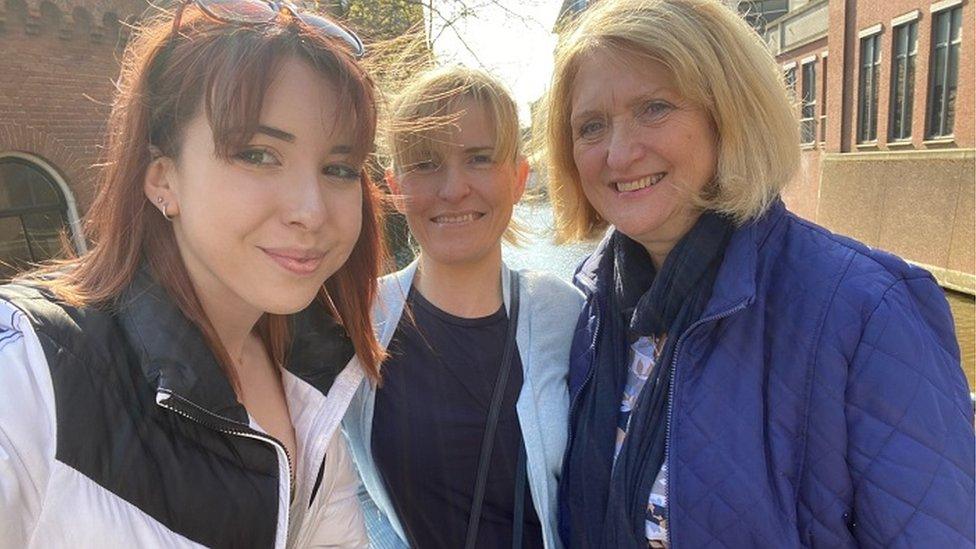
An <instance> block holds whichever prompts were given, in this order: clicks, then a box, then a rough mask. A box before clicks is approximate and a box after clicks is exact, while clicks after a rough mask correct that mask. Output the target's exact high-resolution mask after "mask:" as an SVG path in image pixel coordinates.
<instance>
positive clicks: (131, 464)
mask: <svg viewBox="0 0 976 549" xmlns="http://www.w3.org/2000/svg"><path fill="white" fill-rule="evenodd" d="M273 7H274V6H273V5H272V4H269V3H266V2H262V1H260V0H219V1H218V0H196V1H193V2H191V1H187V2H185V3H182V4H180V6H179V7H178V10H177V14H178V15H177V17H176V19H175V20H174V18H173V17H170V16H167V15H165V14H161V15H159V16H158V17H156V18H150V19H149V20H148V21H147V22H146V23H145V25H144V26H143V27H142V28H140V29H139V30H138V32H137V33H136V34H135V36H134V38H133V40H132V41H131V42H130V44H129V46H128V48H127V50H126V53H125V57H124V69H123V72H122V76H121V79H120V84H119V92H118V95H117V97H116V99H115V102H114V103H113V105H114V108H113V110H112V114H111V118H110V121H109V136H108V143H107V146H106V155H107V158H106V162H105V164H104V166H105V168H104V171H103V173H102V177H101V183H100V187H99V191H98V195H97V198H96V200H95V203H94V204H93V205H92V207H91V208H90V210H89V214H88V219H87V222H86V224H85V226H86V229H87V234H86V236H87V237H88V239H89V240H90V241H91V242H92V243H93V244H92V247H91V249H90V250H89V251H88V252H86V253H84V254H83V255H81V256H78V257H73V258H71V259H68V260H64V261H59V262H56V263H52V264H49V265H46V266H45V267H43V268H42V269H40V270H38V271H35V272H33V273H29V274H27V275H24V276H23V277H21V278H20V279H18V280H17V281H15V282H16V283H15V284H11V285H8V286H2V287H0V433H2V435H0V456H5V459H2V460H0V493H2V494H4V497H3V498H0V516H2V517H3V520H2V521H0V547H24V546H38V547H41V546H45V547H46V546H52V547H54V546H66V545H80V546H118V547H163V546H165V547H191V546H193V547H195V546H218V547H228V546H241V547H244V546H247V547H254V546H257V547H285V545H286V544H293V545H296V546H363V545H365V544H366V540H365V531H364V528H363V520H362V513H361V511H360V507H359V505H358V503H357V501H356V498H355V494H356V492H357V489H358V485H359V482H358V477H357V476H356V474H355V472H354V470H353V468H352V464H351V461H350V458H349V455H348V453H347V449H346V444H345V441H344V439H343V437H342V436H341V434H339V433H338V429H337V427H338V424H339V421H340V418H341V416H342V414H343V412H344V411H345V407H346V406H347V405H348V403H349V399H350V398H351V395H352V393H353V392H354V391H355V389H356V388H357V387H358V385H359V383H360V381H361V380H362V378H363V377H364V376H367V377H370V378H373V379H376V378H377V377H378V363H379V361H380V359H381V357H382V354H383V351H382V349H380V348H379V347H378V345H377V343H376V341H375V340H374V339H373V333H372V326H371V322H370V315H369V307H370V304H371V302H372V300H373V297H374V294H375V290H376V282H375V277H376V276H377V274H378V270H379V261H380V255H381V253H380V252H381V245H380V241H379V236H378V235H379V231H378V226H377V225H378V220H377V218H376V214H375V211H376V201H377V195H376V190H375V188H374V187H373V185H372V183H371V182H370V180H369V178H368V177H367V175H366V172H365V170H364V169H363V162H364V159H365V157H366V155H367V153H368V152H369V150H370V148H371V146H372V142H373V139H374V134H375V128H376V106H375V101H374V89H373V85H372V82H371V81H370V79H369V78H368V77H367V76H366V74H365V73H364V72H363V70H362V69H361V67H360V66H359V64H358V61H357V57H358V56H359V55H360V54H361V53H362V51H361V44H360V43H359V41H358V39H357V38H355V36H354V35H352V34H351V33H349V32H347V31H345V30H343V29H341V27H338V26H337V25H336V24H335V23H332V22H330V21H327V20H324V19H322V18H321V17H318V16H312V15H309V14H303V13H301V12H297V11H295V10H294V9H290V8H289V10H285V11H284V12H280V11H279V10H277V9H273ZM259 16H260V17H259ZM290 332H294V333H291V334H290Z"/></svg>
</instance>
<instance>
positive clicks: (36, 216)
mask: <svg viewBox="0 0 976 549" xmlns="http://www.w3.org/2000/svg"><path fill="white" fill-rule="evenodd" d="M146 6H147V4H146V2H145V0H5V2H4V3H2V4H0V52H2V55H0V75H2V77H0V280H2V279H3V278H6V277H8V276H9V275H10V274H12V273H13V272H14V270H15V269H18V268H22V267H23V266H24V265H26V264H27V263H29V262H32V261H39V260H42V259H45V258H47V257H50V256H51V255H54V254H56V253H57V252H58V251H59V250H60V240H59V232H60V231H61V228H62V226H67V228H68V229H69V238H70V239H71V241H72V243H73V244H74V246H75V248H77V249H79V250H82V249H84V246H85V244H84V242H83V239H82V237H81V232H80V230H79V229H80V227H79V221H78V220H79V218H80V216H81V215H83V213H84V211H85V210H86V209H87V207H88V205H89V204H90V203H91V200H92V198H93V187H94V177H95V172H94V171H93V170H92V169H91V166H92V165H93V164H96V163H97V162H98V157H99V154H98V152H99V146H100V145H101V143H102V139H103V134H104V131H105V123H106V118H107V116H108V112H109V104H110V102H111V100H112V92H113V89H114V88H113V80H114V79H115V78H117V77H118V73H119V64H118V57H119V55H120V54H121V51H122V50H121V46H122V45H123V44H124V42H125V39H126V36H127V34H128V33H127V29H128V27H127V25H128V23H129V22H131V21H134V20H135V18H136V17H137V16H138V15H140V14H141V13H142V12H143V11H144V10H145V8H146Z"/></svg>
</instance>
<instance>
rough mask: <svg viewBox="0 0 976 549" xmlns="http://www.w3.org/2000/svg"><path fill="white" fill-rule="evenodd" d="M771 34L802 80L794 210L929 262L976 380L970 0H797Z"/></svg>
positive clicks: (767, 32) (974, 86)
mask: <svg viewBox="0 0 976 549" xmlns="http://www.w3.org/2000/svg"><path fill="white" fill-rule="evenodd" d="M788 8H789V9H788V11H787V13H786V14H785V15H782V16H781V17H779V18H778V19H776V20H775V21H774V22H772V23H770V24H768V25H766V27H765V28H764V29H762V30H763V31H764V38H765V40H766V43H767V45H768V46H769V48H770V49H771V50H772V51H773V53H774V54H776V57H777V59H778V60H779V62H780V63H781V65H782V68H783V71H784V76H785V77H786V79H787V82H788V84H789V85H790V87H791V88H792V90H793V92H794V98H795V102H796V108H797V116H798V118H799V120H800V130H801V131H800V133H801V147H802V149H803V153H802V158H803V162H802V169H801V170H800V173H799V174H798V175H797V177H796V178H795V179H794V181H793V182H792V183H791V184H790V186H789V188H788V189H787V191H786V192H785V193H784V199H785V200H786V202H787V203H788V204H789V206H790V208H791V209H792V210H793V211H795V212H797V213H798V214H800V215H802V216H804V217H806V218H809V219H811V220H813V221H816V222H817V223H819V224H821V225H824V226H826V227H827V228H829V229H831V230H833V231H835V232H838V233H842V234H846V235H850V236H852V237H854V238H856V239H858V240H860V241H862V242H864V243H865V244H868V245H870V246H874V247H877V248H881V249H884V250H888V251H890V252H893V253H895V254H897V255H899V256H901V257H903V258H905V259H907V260H909V261H911V262H913V263H916V264H918V265H921V266H922V267H925V268H926V269H928V270H929V271H931V272H932V273H933V274H934V275H935V277H936V279H938V281H939V283H940V284H941V285H942V286H943V287H944V288H945V289H946V291H947V296H948V298H949V301H950V304H951V306H952V308H953V313H954V314H955V317H956V323H957V335H958V336H959V341H960V344H961V347H962V351H963V362H964V366H965V368H966V372H967V376H968V377H969V379H970V384H971V386H973V385H974V381H976V374H974V367H976V365H974V362H976V357H974V355H976V350H974V346H973V331H974V325H973V314H974V313H973V312H974V310H976V301H974V297H973V296H974V294H976V253H974V252H976V237H974V235H976V218H974V212H976V200H974V199H976V169H974V168H976V150H974V147H976V128H974V126H976V51H974V50H976V40H974V37H973V31H974V29H976V21H974V8H973V0H942V1H936V2H930V1H924V0H885V1H882V0H871V1H864V0H862V1H856V0H805V1H804V0H791V1H790V2H789V6H788Z"/></svg>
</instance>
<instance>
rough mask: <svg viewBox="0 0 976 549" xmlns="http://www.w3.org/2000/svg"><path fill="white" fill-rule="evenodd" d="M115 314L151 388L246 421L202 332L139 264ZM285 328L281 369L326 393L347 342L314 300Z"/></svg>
mask: <svg viewBox="0 0 976 549" xmlns="http://www.w3.org/2000/svg"><path fill="white" fill-rule="evenodd" d="M118 317H119V323H120V325H121V327H122V330H123V331H124V333H125V335H126V338H127V339H128V340H129V342H130V344H131V345H132V347H133V349H135V350H136V353H137V354H138V360H139V365H140V366H141V368H142V371H143V373H144V374H145V376H146V378H147V379H148V380H149V382H150V384H151V385H152V387H153V388H154V389H155V390H156V391H157V392H159V391H165V392H168V393H173V394H175V395H177V396H179V397H180V398H182V399H183V400H187V401H189V402H191V403H192V404H194V405H195V406H197V407H200V408H204V409H205V410H207V411H209V412H211V413H213V414H216V415H218V416H221V417H223V418H226V419H230V420H232V421H236V422H239V423H243V424H247V423H248V417H247V412H246V411H245V409H244V407H243V406H242V405H241V404H240V403H239V402H238V401H237V395H236V393H235V392H234V389H233V388H232V387H231V385H230V382H229V381H228V379H227V376H225V375H224V372H223V370H222V369H221V367H220V364H219V363H218V362H217V359H216V357H215V356H214V355H213V353H212V352H211V351H210V347H209V346H208V345H207V343H206V340H205V339H204V337H203V334H202V333H201V332H200V330H198V329H197V328H196V326H194V325H193V324H191V323H190V322H189V320H187V318H186V317H185V316H183V313H182V312H181V311H180V310H179V308H178V307H177V306H176V304H175V303H174V302H173V301H172V299H171V298H170V297H169V295H168V294H167V293H166V291H165V290H164V289H163V288H162V286H160V285H159V284H158V283H157V282H156V281H155V280H154V279H153V278H152V276H151V275H150V274H149V272H148V270H147V269H146V268H145V267H143V268H141V269H139V271H138V272H137V274H136V276H135V278H134V280H133V281H132V283H131V284H130V285H129V288H128V289H127V290H126V291H125V292H124V293H123V295H122V297H121V299H120V300H119V303H118ZM291 328H292V330H291V332H292V346H291V349H290V350H289V353H288V361H287V364H286V369H287V370H288V371H289V372H291V373H292V374H294V375H295V376H297V377H298V378H299V379H301V380H302V381H304V382H306V383H308V384H309V385H311V386H312V387H314V388H315V389H317V390H318V391H319V392H321V393H322V394H323V395H326V394H328V392H329V389H330V388H331V387H332V383H333V382H334V381H335V378H336V376H337V375H338V374H339V372H341V371H342V369H343V368H344V367H345V366H346V364H347V363H348V362H349V360H350V359H351V358H352V356H353V354H354V350H353V345H352V342H351V341H350V340H349V338H348V337H347V335H346V333H345V331H344V330H343V328H342V327H341V326H339V325H338V324H337V323H336V321H335V320H333V318H332V316H331V315H329V314H328V313H327V312H326V310H325V308H324V307H323V306H322V305H321V304H319V303H318V302H317V301H316V302H315V303H314V304H313V305H312V306H310V307H308V308H307V309H306V310H305V311H302V312H301V313H299V314H297V315H295V316H294V317H292V325H291Z"/></svg>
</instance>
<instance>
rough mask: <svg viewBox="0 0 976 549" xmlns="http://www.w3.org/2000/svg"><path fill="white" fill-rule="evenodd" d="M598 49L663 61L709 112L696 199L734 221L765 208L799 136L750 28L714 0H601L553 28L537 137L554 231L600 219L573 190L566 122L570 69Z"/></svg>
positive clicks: (779, 81) (791, 169)
mask: <svg viewBox="0 0 976 549" xmlns="http://www.w3.org/2000/svg"><path fill="white" fill-rule="evenodd" d="M599 50H610V51H612V52H614V53H617V54H619V55H621V56H623V57H631V58H633V59H636V60H641V59H646V60H654V61H656V62H659V63H661V64H663V65H664V66H665V67H667V68H668V69H669V70H670V71H671V73H672V75H673V76H674V79H675V82H676V85H677V87H678V91H679V93H681V94H682V95H684V96H685V97H687V98H688V99H690V100H692V101H693V102H695V103H697V104H699V105H700V106H701V107H702V108H703V109H704V110H705V111H706V112H707V113H708V114H709V116H710V117H711V120H712V123H713V124H714V126H715V128H716V133H717V136H718V161H717V166H716V175H715V181H714V183H713V184H712V185H710V186H708V187H707V188H706V191H705V195H704V196H701V197H698V200H699V203H700V204H701V205H702V207H704V208H707V209H710V210H714V211H718V212H722V213H724V214H726V215H728V216H729V217H731V218H732V219H734V220H735V221H736V223H739V224H742V223H745V222H747V221H749V220H751V219H754V218H756V217H758V216H760V215H762V213H763V212H765V211H766V209H767V208H768V207H769V205H770V204H771V203H772V202H773V201H774V200H775V199H776V197H777V196H779V193H780V191H781V190H782V189H783V187H785V186H786V184H787V183H788V182H789V181H790V179H791V178H792V177H793V174H794V173H795V172H796V169H797V167H798V165H799V141H800V140H799V133H798V124H797V119H796V117H795V115H794V112H793V107H792V105H791V103H790V100H789V99H788V96H787V93H786V87H785V84H784V82H783V77H782V73H781V71H780V69H779V67H778V65H777V64H776V61H775V59H774V58H773V56H772V55H771V54H770V52H769V51H768V50H767V49H766V46H765V44H764V43H763V42H762V40H761V38H760V37H759V35H758V34H757V33H756V32H755V31H754V30H753V29H752V28H751V27H749V26H748V24H746V22H745V21H744V20H743V19H742V17H740V16H739V14H737V13H736V12H735V11H733V10H732V9H731V8H730V7H729V6H728V5H726V4H725V3H723V2H721V1H720V0H603V1H601V2H599V3H596V4H595V5H594V6H593V7H592V8H590V9H588V10H587V11H586V12H584V14H583V15H582V17H580V19H579V20H578V21H577V22H576V23H575V24H574V25H573V26H572V27H571V28H570V29H567V31H566V32H565V33H564V34H563V35H562V38H561V40H560V42H559V45H558V47H557V49H556V60H555V68H554V72H553V79H552V85H551V87H550V90H549V94H548V97H547V101H546V102H547V107H548V109H547V110H548V116H547V120H546V122H545V125H544V127H543V128H542V133H541V135H540V137H541V141H543V142H544V143H543V144H544V147H545V149H546V156H547V159H548V168H549V192H550V197H551V199H552V202H553V207H554V209H555V212H556V220H557V227H556V235H557V239H558V240H559V241H568V240H578V239H582V238H585V237H587V236H589V235H591V234H592V233H593V232H594V230H596V229H599V228H602V227H603V226H604V225H605V222H604V221H603V220H602V219H601V217H600V215H599V213H598V212H597V211H596V210H594V208H593V206H592V205H590V203H589V202H588V201H587V200H586V197H585V195H584V194H583V191H582V188H581V182H580V178H579V172H578V171H577V169H576V164H575V161H574V159H573V132H572V129H571V127H570V116H571V114H572V95H573V85H574V78H575V76H576V73H577V71H578V70H579V66H580V63H581V61H582V60H583V59H584V58H585V57H586V55H587V54H589V53H591V52H593V51H599Z"/></svg>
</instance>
